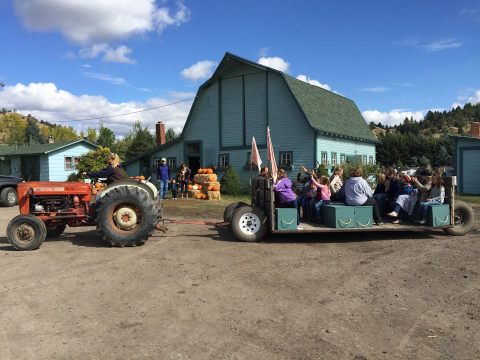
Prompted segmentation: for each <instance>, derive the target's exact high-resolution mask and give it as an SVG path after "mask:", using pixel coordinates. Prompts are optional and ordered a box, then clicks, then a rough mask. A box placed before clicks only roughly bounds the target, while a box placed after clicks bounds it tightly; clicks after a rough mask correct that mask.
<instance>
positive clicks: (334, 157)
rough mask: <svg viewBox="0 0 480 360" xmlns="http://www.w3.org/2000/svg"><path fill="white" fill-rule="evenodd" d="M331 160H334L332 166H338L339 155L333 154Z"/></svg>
mask: <svg viewBox="0 0 480 360" xmlns="http://www.w3.org/2000/svg"><path fill="white" fill-rule="evenodd" d="M331 158H332V166H337V153H336V152H332V155H331Z"/></svg>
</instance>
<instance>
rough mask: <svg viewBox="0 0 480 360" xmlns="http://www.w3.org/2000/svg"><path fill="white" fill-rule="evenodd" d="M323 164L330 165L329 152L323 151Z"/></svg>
mask: <svg viewBox="0 0 480 360" xmlns="http://www.w3.org/2000/svg"><path fill="white" fill-rule="evenodd" d="M321 154H322V155H321V156H322V164H323V165H328V152H327V151H322V153H321Z"/></svg>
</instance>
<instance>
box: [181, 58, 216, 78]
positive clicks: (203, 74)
mask: <svg viewBox="0 0 480 360" xmlns="http://www.w3.org/2000/svg"><path fill="white" fill-rule="evenodd" d="M215 66H217V63H216V62H214V61H210V60H203V61H198V62H197V63H195V64H193V65H192V66H190V67H188V68H186V69H183V70H182V71H181V74H182V76H183V77H184V78H185V79H188V80H191V81H197V80H202V79H207V78H209V77H210V76H211V75H212V73H213V70H214V69H215Z"/></svg>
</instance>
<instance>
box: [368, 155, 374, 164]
mask: <svg viewBox="0 0 480 360" xmlns="http://www.w3.org/2000/svg"><path fill="white" fill-rule="evenodd" d="M368 163H369V164H373V156H370V157H369V158H368Z"/></svg>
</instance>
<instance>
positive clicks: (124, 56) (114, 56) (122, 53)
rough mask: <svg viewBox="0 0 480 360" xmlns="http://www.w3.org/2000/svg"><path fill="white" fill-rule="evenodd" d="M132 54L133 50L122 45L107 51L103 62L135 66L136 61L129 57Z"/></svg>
mask: <svg viewBox="0 0 480 360" xmlns="http://www.w3.org/2000/svg"><path fill="white" fill-rule="evenodd" d="M131 52H132V49H130V48H128V47H127V46H125V45H120V46H119V47H117V48H116V49H111V48H109V49H107V50H106V51H105V55H104V56H103V59H102V61H105V62H119V63H125V64H133V63H135V61H134V60H132V59H130V58H129V57H128V55H129V54H130V53H131Z"/></svg>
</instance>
